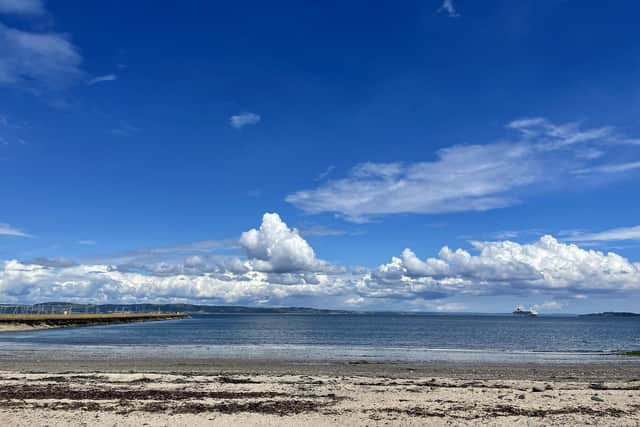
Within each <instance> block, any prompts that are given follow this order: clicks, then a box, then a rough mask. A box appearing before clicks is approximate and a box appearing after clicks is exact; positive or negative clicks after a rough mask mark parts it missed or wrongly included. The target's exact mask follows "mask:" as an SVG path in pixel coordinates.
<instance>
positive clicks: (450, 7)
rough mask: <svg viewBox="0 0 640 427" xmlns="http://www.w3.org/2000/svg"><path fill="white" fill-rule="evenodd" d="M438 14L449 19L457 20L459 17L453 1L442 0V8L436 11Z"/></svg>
mask: <svg viewBox="0 0 640 427" xmlns="http://www.w3.org/2000/svg"><path fill="white" fill-rule="evenodd" d="M438 12H440V13H445V14H446V15H447V16H448V17H449V18H457V17H458V16H460V15H459V14H458V11H457V10H456V7H455V5H454V4H453V0H444V1H443V2H442V6H440V9H438Z"/></svg>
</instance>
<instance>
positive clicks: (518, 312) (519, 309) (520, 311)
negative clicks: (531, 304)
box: [513, 306, 538, 317]
mask: <svg viewBox="0 0 640 427" xmlns="http://www.w3.org/2000/svg"><path fill="white" fill-rule="evenodd" d="M513 314H514V315H515V316H525V317H527V316H528V317H535V316H537V315H538V312H537V311H535V310H534V309H533V308H531V309H529V310H527V309H525V308H524V307H522V306H517V307H516V309H515V310H514V311H513Z"/></svg>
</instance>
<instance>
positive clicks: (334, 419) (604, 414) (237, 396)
mask: <svg viewBox="0 0 640 427" xmlns="http://www.w3.org/2000/svg"><path fill="white" fill-rule="evenodd" d="M212 423H214V424H218V425H229V426H236V425H237V426H240V425H284V426H288V425H290V426H298V425H308V426H324V425H354V426H365V425H406V426H413V425H416V426H417V425H427V424H428V425H436V426H438V425H498V426H500V425H616V426H621V425H629V426H634V425H639V424H640V363H633V362H632V363H625V364H617V365H613V364H600V365H595V364H569V365H561V364H558V365H551V364H545V365H540V364H535V365H531V364H498V363H495V364H464V363H421V364H404V363H364V362H363V361H351V362H326V363H317V362H314V363H306V362H292V361H282V360H242V359H182V360H180V359H176V360H169V359H151V358H141V359H132V360H125V359H109V358H103V359H93V360H77V359H74V360H46V359H45V358H42V359H40V360H19V359H15V358H13V359H7V358H4V359H2V360H0V424H2V425H16V426H34V425H104V426H106V425H109V426H112V425H152V426H155V425H190V426H199V425H211V424H212Z"/></svg>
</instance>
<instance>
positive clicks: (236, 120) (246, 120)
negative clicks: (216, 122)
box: [229, 112, 260, 129]
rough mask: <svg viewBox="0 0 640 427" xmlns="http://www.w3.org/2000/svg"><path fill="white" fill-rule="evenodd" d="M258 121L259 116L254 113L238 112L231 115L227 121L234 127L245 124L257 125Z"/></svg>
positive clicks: (238, 127) (241, 126) (239, 127)
mask: <svg viewBox="0 0 640 427" xmlns="http://www.w3.org/2000/svg"><path fill="white" fill-rule="evenodd" d="M259 122H260V116H259V115H257V114H256V113H249V112H245V113H240V114H236V115H234V116H231V119H229V123H230V124H231V126H233V127H234V128H236V129H242V128H243V127H245V126H250V125H257V124H258V123H259Z"/></svg>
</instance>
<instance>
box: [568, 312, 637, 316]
mask: <svg viewBox="0 0 640 427" xmlns="http://www.w3.org/2000/svg"><path fill="white" fill-rule="evenodd" d="M638 316H640V314H638V313H628V312H624V311H605V312H603V313H590V314H581V315H580V317H638Z"/></svg>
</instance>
